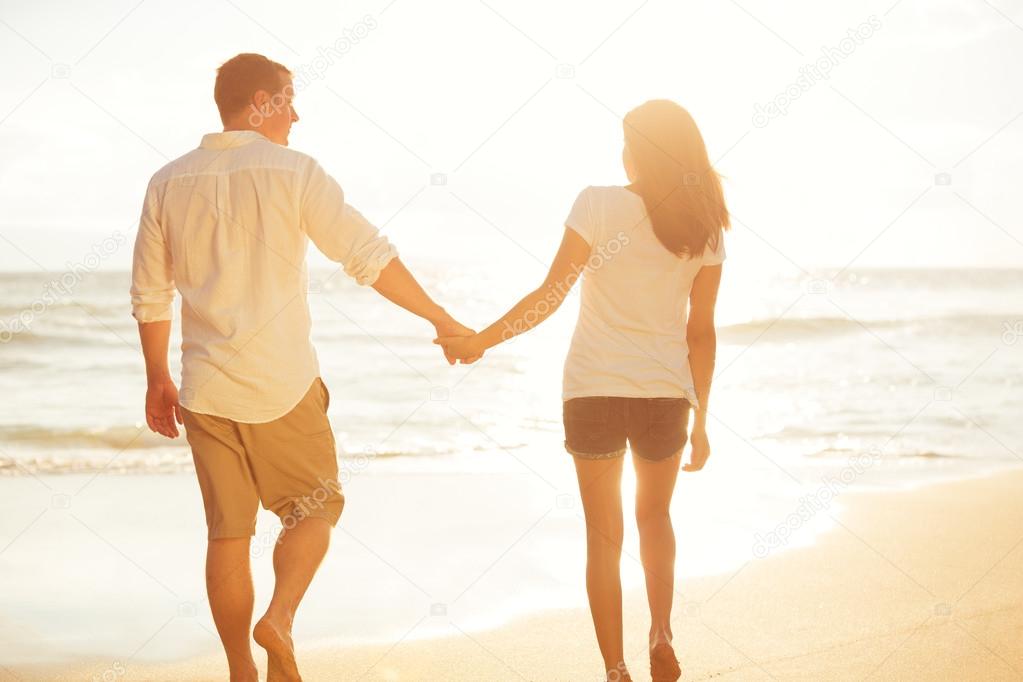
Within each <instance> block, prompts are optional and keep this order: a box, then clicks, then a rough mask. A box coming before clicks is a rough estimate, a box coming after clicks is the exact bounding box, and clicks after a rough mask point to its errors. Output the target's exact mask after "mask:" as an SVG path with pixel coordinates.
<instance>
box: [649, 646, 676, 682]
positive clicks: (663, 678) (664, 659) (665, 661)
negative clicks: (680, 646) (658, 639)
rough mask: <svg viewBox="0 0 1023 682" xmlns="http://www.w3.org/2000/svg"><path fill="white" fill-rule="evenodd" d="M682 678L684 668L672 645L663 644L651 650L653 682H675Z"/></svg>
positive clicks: (651, 675)
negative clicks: (680, 664)
mask: <svg viewBox="0 0 1023 682" xmlns="http://www.w3.org/2000/svg"><path fill="white" fill-rule="evenodd" d="M680 677H682V668H681V667H680V666H679V664H678V659H677V658H675V650H674V649H672V648H671V645H670V644H668V643H667V642H662V643H660V644H658V645H657V646H655V647H654V648H653V649H651V650H650V678H651V679H652V680H653V682H675V680H677V679H678V678H680Z"/></svg>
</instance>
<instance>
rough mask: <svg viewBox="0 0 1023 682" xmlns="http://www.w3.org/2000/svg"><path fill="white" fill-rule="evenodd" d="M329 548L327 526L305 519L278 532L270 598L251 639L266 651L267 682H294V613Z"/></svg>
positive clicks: (295, 678) (295, 675)
mask: <svg viewBox="0 0 1023 682" xmlns="http://www.w3.org/2000/svg"><path fill="white" fill-rule="evenodd" d="M329 544H330V523H329V522H328V521H326V520H325V519H320V518H316V517H306V518H305V519H302V520H301V521H299V522H298V523H296V524H295V525H294V526H293V527H292V528H291V529H290V530H288V529H285V530H282V531H281V534H280V537H279V538H278V539H277V546H276V547H275V548H274V576H275V578H276V580H275V583H274V595H273V598H272V599H271V600H270V606H268V607H267V609H266V613H265V614H263V617H262V618H260V619H259V622H258V623H256V627H255V628H254V629H253V631H252V636H253V637H254V638H255V640H256V643H257V644H259V645H260V646H261V647H263V648H264V649H266V653H267V682H278V681H279V682H285V681H287V682H297V681H298V680H301V679H302V678H301V677H300V676H299V674H298V665H297V664H296V662H295V646H294V643H293V642H292V639H291V626H292V623H293V622H294V620H295V611H297V610H298V605H299V602H301V601H302V597H303V596H304V595H305V592H306V589H308V587H309V583H310V582H312V579H313V576H314V575H315V574H316V570H317V569H318V568H319V567H320V562H322V561H323V557H324V555H326V553H327V546H328V545H329Z"/></svg>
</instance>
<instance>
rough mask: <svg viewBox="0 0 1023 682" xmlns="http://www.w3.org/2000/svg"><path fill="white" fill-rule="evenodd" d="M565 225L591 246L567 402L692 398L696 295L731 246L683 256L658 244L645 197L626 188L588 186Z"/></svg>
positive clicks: (569, 369)
mask: <svg viewBox="0 0 1023 682" xmlns="http://www.w3.org/2000/svg"><path fill="white" fill-rule="evenodd" d="M565 225H566V226H567V227H568V228H570V229H572V230H574V231H575V232H577V233H579V235H580V236H582V238H583V239H585V240H586V242H587V243H588V244H589V245H590V258H589V261H588V262H587V264H586V267H585V269H584V270H583V273H582V302H581V305H580V309H579V321H578V322H577V323H576V327H575V334H574V335H573V336H572V345H571V347H570V348H569V351H568V357H567V358H566V359H565V375H564V382H563V387H562V399H563V400H570V399H572V398H581V397H586V396H616V397H626V398H686V399H687V400H689V402H690V403H691V404H692V405H693V406H697V400H696V391H695V389H694V387H693V375H692V372H691V370H690V368H689V346H688V344H687V343H686V320H687V317H688V310H689V292H690V289H691V288H692V286H693V280H694V279H695V278H696V274H697V273H698V272H699V271H700V268H701V267H703V266H704V265H718V264H720V263H721V262H722V261H723V260H724V259H725V240H724V236H723V234H722V235H720V236H719V238H718V242H717V249H716V250H715V251H713V252H711V251H710V250H709V249H708V250H707V251H705V252H704V253H703V254H702V255H700V256H696V257H694V258H691V259H690V258H679V257H678V256H675V255H673V254H672V253H670V252H669V251H668V250H667V249H666V248H664V246H663V245H661V243H660V242H659V241H658V240H657V236H656V235H655V234H654V230H653V226H652V225H651V223H650V219H649V217H647V211H646V206H645V205H644V203H643V199H642V198H641V197H640V196H639V195H638V194H636V193H634V192H632V191H630V190H628V189H626V188H624V187H587V188H586V189H584V190H583V191H582V192H581V193H580V194H579V197H578V198H577V199H576V201H575V205H573V206H572V211H571V213H570V214H569V216H568V219H567V220H566V221H565Z"/></svg>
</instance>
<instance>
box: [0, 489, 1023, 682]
mask: <svg viewBox="0 0 1023 682" xmlns="http://www.w3.org/2000/svg"><path fill="white" fill-rule="evenodd" d="M1021 487H1023V472H1020V471H1006V472H1002V473H998V474H995V475H992V476H989V477H985V478H974V479H966V480H961V481H955V482H946V483H940V484H935V485H930V486H927V487H923V488H917V489H910V490H906V491H900V492H894V493H893V492H884V493H863V492H849V493H847V494H845V495H844V496H843V498H842V499H843V511H842V513H841V514H840V515H838V514H835V515H833V516H834V517H835V518H836V526H835V527H834V528H833V529H832V530H830V531H828V532H826V533H825V534H824V535H823V536H821V537H820V538H818V540H817V542H816V543H815V544H813V545H811V546H809V547H796V548H792V549H788V550H786V551H784V552H780V553H771V554H770V555H769V556H767V557H766V558H763V559H758V558H751V560H750V561H749V562H747V563H746V564H745V565H743V566H742V567H741V568H740V569H739V570H737V571H733V572H730V573H728V574H721V575H714V576H707V577H702V578H694V579H686V580H684V581H682V582H681V583H680V584H678V585H677V597H676V600H677V601H676V607H675V636H676V645H677V648H678V651H679V654H680V658H681V660H682V666H683V679H686V680H700V679H715V680H770V679H776V680H862V679H878V680H881V679H899V680H949V679H955V680H1017V679H1021V678H1023V581H1021V580H1020V577H1019V576H1020V575H1023V504H1020V502H1019V490H1020V489H1021ZM692 523H693V522H692V521H687V520H685V519H679V520H678V526H679V527H680V528H679V532H680V535H681V536H682V537H683V538H684V534H685V528H686V527H687V526H690V525H691V524H692ZM683 545H684V541H683ZM624 561H625V562H630V561H634V559H633V558H631V557H628V556H627V557H626V558H625V559H624ZM680 561H681V562H685V557H684V554H683V555H682V556H680ZM339 608H344V606H343V605H340V606H339ZM427 620H430V621H434V623H433V625H434V627H433V629H432V634H431V636H429V637H427V638H422V637H420V636H418V635H417V633H416V631H417V629H418V628H419V627H421V626H422V625H423V624H424V622H425V621H427ZM446 620H447V619H445V617H444V613H443V609H442V610H440V611H437V609H436V608H435V609H434V612H433V613H432V614H426V615H423V616H422V618H421V619H420V620H419V622H414V623H413V624H412V625H411V626H410V627H409V631H408V633H407V636H406V637H404V638H399V639H398V640H396V641H394V642H392V643H390V644H373V645H364V646H344V645H332V646H328V647H324V646H319V647H313V648H309V647H302V648H300V662H301V664H302V665H303V670H304V674H305V677H306V679H308V680H359V679H365V680H573V681H574V680H594V681H596V680H599V679H601V678H600V672H601V671H600V660H599V657H598V655H597V649H596V644H595V642H594V637H593V633H592V628H591V624H590V620H589V614H588V612H587V611H586V610H585V609H583V608H573V609H561V610H556V611H546V612H542V613H540V614H539V615H535V616H527V617H523V618H517V619H515V620H513V621H512V622H510V623H508V624H506V625H503V626H501V627H497V628H493V629H485V630H482V631H475V632H469V631H467V630H466V629H464V628H463V627H460V626H458V625H456V624H455V623H454V622H453V621H447V622H445V621H446ZM646 628H647V621H646V605H645V601H644V596H643V593H642V592H641V591H639V590H635V589H633V590H631V591H630V592H629V593H628V594H627V596H626V628H625V631H626V650H627V651H629V652H631V655H630V656H629V663H630V665H631V670H632V673H633V675H634V677H635V679H637V680H645V679H649V678H648V675H647V672H646V665H645V641H644V640H645V634H646ZM444 630H446V631H447V632H446V633H445V632H444ZM0 672H2V675H3V676H2V677H0V679H4V680H7V679H10V680H19V679H22V680H35V679H40V680H41V679H60V680H92V679H102V680H106V679H111V680H115V679H116V680H120V679H124V680H222V679H226V665H225V664H224V662H223V660H222V658H221V657H220V656H219V655H216V654H212V653H211V654H210V655H209V656H202V657H197V658H191V659H188V660H185V661H179V662H173V663H167V664H154V663H136V662H131V663H128V664H124V663H117V662H115V663H112V662H111V661H110V660H104V661H97V662H96V663H94V664H91V665H83V664H75V665H73V666H70V667H68V666H64V667H61V668H52V667H50V668H38V667H34V668H33V667H17V668H9V669H7V670H3V671H0Z"/></svg>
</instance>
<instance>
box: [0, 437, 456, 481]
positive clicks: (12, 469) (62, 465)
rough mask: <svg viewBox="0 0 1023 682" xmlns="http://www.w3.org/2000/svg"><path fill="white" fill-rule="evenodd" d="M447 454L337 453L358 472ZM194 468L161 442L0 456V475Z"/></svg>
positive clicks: (181, 448) (185, 454) (182, 453)
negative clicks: (373, 464)
mask: <svg viewBox="0 0 1023 682" xmlns="http://www.w3.org/2000/svg"><path fill="white" fill-rule="evenodd" d="M448 454H451V453H450V452H448V451H443V452H442V451H440V450H437V451H430V452H420V453H411V452H408V451H404V450H403V451H398V450H393V451H383V452H370V451H366V452H360V451H346V452H339V453H338V455H339V457H338V459H339V465H340V467H341V471H342V472H343V471H345V470H346V468H347V469H351V470H352V471H359V470H361V469H362V468H363V467H364V466H365V462H366V461H367V460H377V459H394V458H401V457H416V458H424V457H425V458H430V457H440V456H444V455H448ZM191 471H195V466H194V463H193V461H192V453H191V451H190V450H189V449H188V446H187V445H168V444H167V441H163V443H162V446H161V447H160V448H159V449H155V448H154V449H153V450H151V451H140V450H134V451H132V450H102V451H92V452H86V453H83V452H81V451H75V452H74V454H70V455H55V454H52V452H48V453H47V454H38V455H30V454H22V455H20V456H17V457H10V456H0V476H12V477H13V476H39V475H44V474H45V475H52V474H95V473H113V474H175V473H185V472H191Z"/></svg>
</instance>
